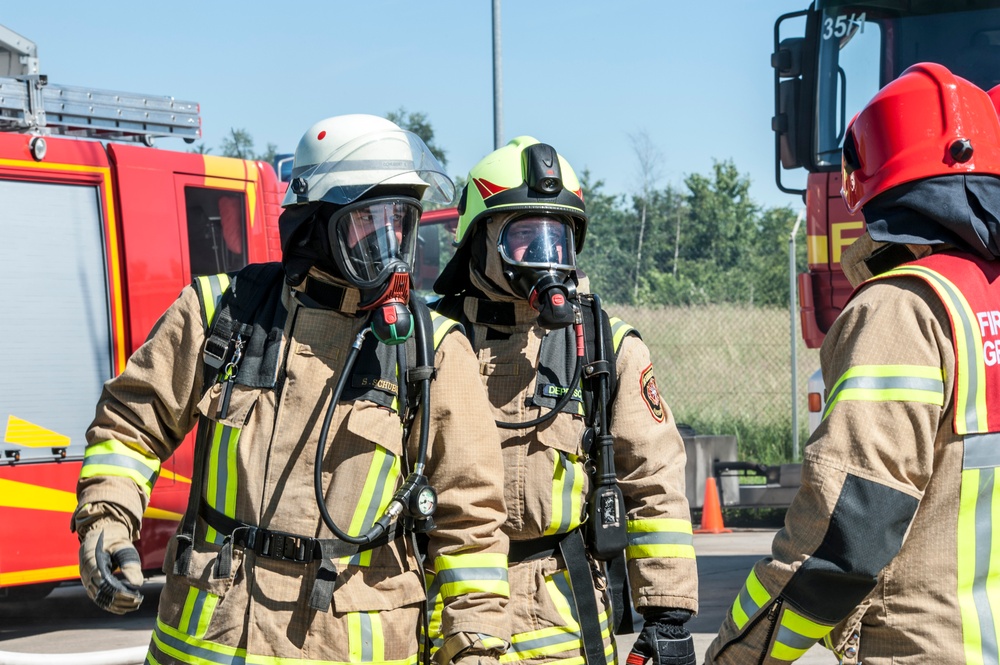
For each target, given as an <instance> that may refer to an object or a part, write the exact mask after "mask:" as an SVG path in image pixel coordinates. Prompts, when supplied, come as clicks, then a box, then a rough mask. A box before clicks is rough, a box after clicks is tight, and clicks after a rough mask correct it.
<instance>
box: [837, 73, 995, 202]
mask: <svg viewBox="0 0 1000 665" xmlns="http://www.w3.org/2000/svg"><path fill="white" fill-rule="evenodd" d="M842 167H843V176H844V177H843V191H842V192H841V194H842V195H843V197H844V201H845V202H846V203H847V207H848V209H849V210H850V211H851V212H852V213H856V212H857V211H858V210H859V209H860V208H861V207H862V206H864V205H865V204H866V203H868V202H869V201H871V200H872V199H873V198H875V197H876V196H878V195H879V194H881V193H883V192H885V191H887V190H889V189H892V188H893V187H896V186H897V185H902V184H903V183H907V182H912V181H914V180H921V179H923V178H933V177H935V176H943V175H951V174H955V173H984V174H992V175H997V176H1000V119H998V117H997V110H996V109H995V108H994V107H993V103H992V102H991V101H990V97H989V95H987V94H986V92H984V91H983V90H982V89H980V88H979V87H977V86H976V85H974V84H972V83H970V82H969V81H966V80H965V79H963V78H961V77H958V76H955V75H954V74H952V73H951V72H950V71H948V69H947V68H946V67H944V66H943V65H939V64H935V63H930V62H923V63H920V64H916V65H913V66H912V67H909V68H908V69H907V70H906V71H905V72H903V73H902V75H901V76H900V77H899V78H897V79H896V80H894V81H892V82H891V83H889V84H888V85H886V86H885V87H884V88H882V89H881V90H879V92H878V93H877V94H876V95H875V96H874V97H873V98H872V100H871V101H870V102H868V104H867V106H865V108H863V109H862V110H861V112H860V113H858V115H856V116H854V119H853V120H851V122H850V124H849V125H848V126H847V133H846V135H845V137H844V156H843V162H842Z"/></svg>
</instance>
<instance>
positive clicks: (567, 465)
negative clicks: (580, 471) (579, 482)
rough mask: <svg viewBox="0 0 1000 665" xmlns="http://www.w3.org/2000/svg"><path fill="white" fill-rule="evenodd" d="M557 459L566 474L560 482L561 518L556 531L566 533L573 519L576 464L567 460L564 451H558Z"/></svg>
mask: <svg viewBox="0 0 1000 665" xmlns="http://www.w3.org/2000/svg"><path fill="white" fill-rule="evenodd" d="M559 461H560V463H561V464H562V467H563V470H564V471H565V472H566V474H565V475H564V476H563V484H562V499H561V500H562V520H561V521H560V522H559V530H558V531H557V532H556V533H566V532H567V531H569V525H570V523H571V522H572V520H573V514H572V513H573V483H574V482H575V480H576V466H575V465H574V464H573V463H572V462H571V461H569V458H567V457H566V453H563V452H561V451H560V452H559Z"/></svg>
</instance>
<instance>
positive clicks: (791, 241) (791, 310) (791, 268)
mask: <svg viewBox="0 0 1000 665" xmlns="http://www.w3.org/2000/svg"><path fill="white" fill-rule="evenodd" d="M805 216H806V209H805V208H802V209H801V210H799V215H798V217H796V218H795V226H793V227H792V233H791V235H789V236H788V318H789V321H790V324H791V325H790V328H791V341H790V346H791V349H792V461H793V462H797V461H798V460H799V361H798V347H799V344H798V341H799V340H798V335H797V334H796V333H795V319H796V318H797V316H796V315H797V314H798V308H797V307H796V303H797V302H798V293H797V291H796V288H795V281H796V280H795V277H796V273H795V236H796V235H798V233H799V225H800V224H801V223H802V219H803V218H804V217H805Z"/></svg>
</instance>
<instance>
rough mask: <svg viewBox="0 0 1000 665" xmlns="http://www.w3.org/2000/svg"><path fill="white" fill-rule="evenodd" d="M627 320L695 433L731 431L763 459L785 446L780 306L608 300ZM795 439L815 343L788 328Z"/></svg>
mask: <svg viewBox="0 0 1000 665" xmlns="http://www.w3.org/2000/svg"><path fill="white" fill-rule="evenodd" d="M605 308H606V309H607V310H608V312H609V313H610V314H611V315H613V316H618V317H620V318H621V319H623V320H624V321H626V322H628V323H629V324H631V325H633V326H635V327H636V328H637V329H638V330H639V332H640V333H641V334H642V338H643V340H644V341H645V342H646V345H647V346H648V347H649V349H650V352H651V353H652V356H653V366H654V368H655V371H656V384H657V386H658V388H659V390H660V392H661V394H662V395H663V397H664V399H665V400H666V401H667V404H669V405H670V408H671V409H672V410H673V412H674V417H675V418H676V419H677V421H678V422H680V423H685V424H688V425H690V426H692V427H694V429H695V430H696V431H697V432H698V433H700V434H727V435H735V436H736V437H738V440H739V451H740V457H741V458H742V459H749V460H754V461H757V462H763V463H766V464H776V463H780V462H786V461H790V459H791V453H792V408H791V404H792V401H791V395H792V391H791V349H790V325H791V324H790V321H789V316H788V310H787V309H778V308H761V307H745V306H738V305H707V306H701V307H669V308H657V309H650V308H638V307H630V306H618V305H614V304H608V305H606V306H605ZM796 344H797V354H798V389H797V390H796V391H795V394H796V396H797V397H798V408H799V432H800V434H799V445H800V447H801V446H802V445H804V444H805V442H806V436H807V434H806V432H807V412H806V402H805V399H806V398H805V393H806V383H807V381H808V379H809V375H810V374H812V372H814V371H815V370H816V369H818V368H819V350H818V349H807V348H806V347H805V344H804V343H803V342H802V339H801V335H800V334H798V333H796Z"/></svg>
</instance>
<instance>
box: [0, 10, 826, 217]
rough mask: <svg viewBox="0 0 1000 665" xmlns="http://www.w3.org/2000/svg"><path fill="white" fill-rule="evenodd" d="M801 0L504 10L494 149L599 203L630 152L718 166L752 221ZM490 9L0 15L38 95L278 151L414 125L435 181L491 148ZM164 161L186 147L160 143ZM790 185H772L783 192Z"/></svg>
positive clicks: (671, 165) (770, 200)
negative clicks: (157, 112) (42, 87)
mask: <svg viewBox="0 0 1000 665" xmlns="http://www.w3.org/2000/svg"><path fill="white" fill-rule="evenodd" d="M807 5H808V0H766V1H765V0H694V1H690V2H680V1H679V0H645V1H639V0H618V1H617V2H611V1H604V2H598V1H596V0H576V1H574V2H568V1H558V0H553V1H549V2H540V1H538V0H533V1H528V0H504V1H503V4H502V11H501V19H502V41H503V93H504V97H503V110H504V118H503V126H504V137H505V139H508V140H509V139H510V138H512V137H514V136H517V135H520V134H531V135H533V136H535V137H536V138H538V139H539V140H541V141H543V142H546V143H550V144H551V145H553V146H555V148H556V149H557V150H558V151H559V152H560V153H561V154H563V155H564V156H565V157H566V158H567V159H568V160H569V162H570V163H571V164H572V165H573V166H574V168H576V169H577V170H578V171H582V170H584V169H589V170H590V171H591V173H592V174H593V175H594V176H596V177H598V178H600V179H602V180H604V182H605V185H606V187H605V191H608V192H620V193H632V192H635V191H638V189H639V186H640V185H639V170H638V166H637V160H636V157H635V153H634V151H633V146H632V141H631V140H630V136H635V135H638V134H640V133H642V132H645V133H646V135H647V136H648V137H649V140H650V143H651V145H652V146H654V147H655V148H656V150H658V151H659V153H660V154H661V155H662V159H661V160H660V161H659V173H660V178H659V180H658V181H657V183H656V184H657V185H659V186H663V185H666V184H673V185H677V186H680V185H682V182H683V179H684V177H685V175H687V174H690V173H706V172H708V171H709V170H710V169H711V166H712V160H713V159H730V158H731V159H733V160H734V162H735V163H736V166H737V168H738V169H739V170H740V171H741V172H743V173H746V174H748V175H749V176H750V178H751V181H752V186H751V194H752V196H753V197H754V198H755V199H756V200H757V201H759V202H761V203H763V204H765V205H769V206H771V205H774V206H776V205H790V206H793V207H796V208H797V207H799V206H800V205H801V203H800V201H799V199H797V198H796V197H793V196H789V195H787V194H782V193H780V192H779V191H778V190H777V188H776V187H775V185H774V176H773V171H774V149H773V144H774V138H773V134H772V133H771V128H770V127H771V122H770V119H771V115H772V114H773V99H774V97H773V95H774V92H773V86H772V70H771V68H770V64H769V63H770V53H771V50H772V35H773V25H774V21H775V19H776V18H777V17H778V16H779V15H780V14H783V13H786V12H790V11H795V10H799V9H803V8H805V7H806V6H807ZM491 7H492V3H491V0H424V1H422V2H415V1H413V0H410V1H409V2H405V1H403V0H363V1H354V2H346V1H341V0H327V1H325V2H319V1H313V0H294V1H293V2H285V3H282V2H270V3H264V2H256V1H251V0H248V1H245V2H229V1H221V0H220V1H215V0H211V1H209V0H203V1H202V2H189V1H187V0H174V1H172V2H155V3H154V2H149V1H148V0H146V1H144V0H131V1H129V2H117V1H107V2H105V1H101V0H92V1H91V2H85V3H81V2H78V1H74V2H70V1H68V0H49V2H46V3H44V9H42V8H41V7H39V5H38V4H37V3H31V2H20V3H5V7H4V10H3V12H2V13H0V23H2V24H3V25H5V26H7V27H8V28H10V29H12V30H14V31H15V32H18V33H20V34H21V35H23V36H25V37H27V38H28V39H31V40H32V41H34V42H35V43H36V44H37V45H38V52H39V58H40V62H41V71H42V73H44V74H47V75H48V76H49V80H50V81H51V82H54V83H60V84H65V85H81V86H92V87H99V88H107V89H114V90H121V91H129V92H143V93H149V94H169V95H173V96H174V97H176V98H178V99H185V100H190V101H196V102H199V103H200V104H201V113H202V123H203V130H204V142H205V143H206V144H207V145H208V146H211V147H213V148H214V150H213V152H214V153H218V145H219V143H220V141H221V140H222V138H223V137H224V136H225V135H226V133H227V132H228V131H229V128H230V127H237V128H245V129H246V130H248V131H249V132H250V134H251V135H252V136H253V138H254V141H255V144H256V146H257V148H258V150H262V149H263V148H264V146H265V145H266V144H267V143H275V144H277V145H278V146H279V150H280V151H287V152H292V151H293V150H294V148H295V145H296V143H297V142H298V139H299V137H300V136H301V135H302V133H303V132H304V131H305V130H306V129H307V128H308V127H309V126H310V125H311V124H312V123H313V122H315V121H317V120H319V119H321V118H324V117H328V116H331V115H338V114H342V113H373V114H377V115H384V114H385V113H386V112H388V111H391V110H395V109H398V108H399V107H401V106H402V107H405V108H406V109H407V110H408V111H422V112H424V113H426V114H427V116H428V118H429V119H430V121H431V123H432V125H433V127H434V130H435V141H436V143H437V144H438V145H439V146H441V147H442V148H444V149H445V150H446V151H447V159H448V171H449V172H450V173H452V174H453V175H459V174H462V175H464V174H465V173H466V172H467V171H468V170H469V168H470V167H472V166H473V165H474V164H475V163H476V162H477V161H478V160H479V159H480V158H482V157H483V156H484V155H485V154H486V153H488V152H490V151H491V150H492V149H493V82H492V42H491V34H492V33H491V30H492V28H491ZM159 145H160V146H161V147H164V148H171V149H177V150H184V149H187V148H188V146H187V145H185V144H183V143H181V142H180V141H174V140H162V141H161V142H160V143H159ZM803 181H804V176H802V175H798V174H792V176H791V177H790V178H789V177H787V176H786V184H797V183H800V182H803Z"/></svg>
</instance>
